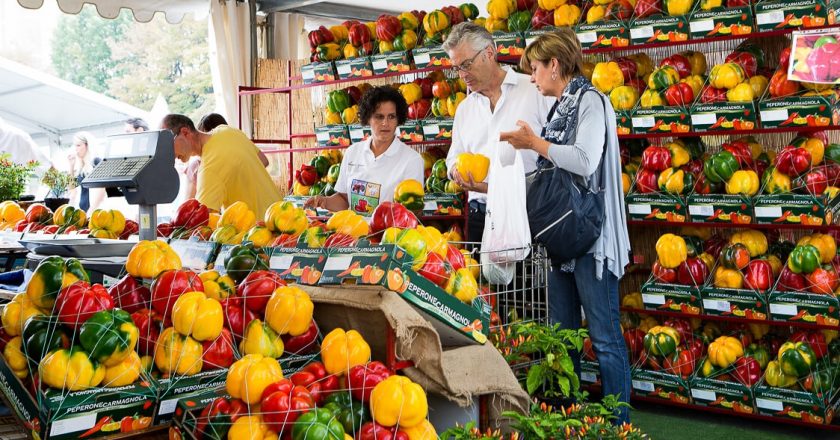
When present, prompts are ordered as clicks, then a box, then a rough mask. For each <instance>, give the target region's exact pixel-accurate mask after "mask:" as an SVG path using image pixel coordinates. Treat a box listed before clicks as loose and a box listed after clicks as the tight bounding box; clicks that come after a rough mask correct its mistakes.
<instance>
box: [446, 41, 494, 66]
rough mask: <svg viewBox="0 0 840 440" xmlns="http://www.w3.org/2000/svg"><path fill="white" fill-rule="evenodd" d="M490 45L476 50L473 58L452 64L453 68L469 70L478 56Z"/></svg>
mask: <svg viewBox="0 0 840 440" xmlns="http://www.w3.org/2000/svg"><path fill="white" fill-rule="evenodd" d="M488 47H490V46H484V48H483V49H481V50H479V51H478V52H476V53H475V55H473V56H472V58H470V59H468V60H467V61H464V62H463V63H461V64H459V65H457V66H452V69H454V70H455V71H456V72H469V70H470V68H472V65H473V63H475V59H476V58H478V56H479V55H481V54H482V53H484V51H485V50H486V49H487V48H488Z"/></svg>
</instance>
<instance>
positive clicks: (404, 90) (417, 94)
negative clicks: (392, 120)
mask: <svg viewBox="0 0 840 440" xmlns="http://www.w3.org/2000/svg"><path fill="white" fill-rule="evenodd" d="M399 91H400V94H402V96H403V98H405V102H406V104H408V105H411V104H414V103H415V102H417V101H419V100H420V98H422V97H423V91H422V90H420V86H419V85H417V84H415V83H413V82H410V83H405V84H403V85H401V86H400V88H399Z"/></svg>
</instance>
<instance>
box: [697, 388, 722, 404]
mask: <svg viewBox="0 0 840 440" xmlns="http://www.w3.org/2000/svg"><path fill="white" fill-rule="evenodd" d="M691 397H694V398H695V399H699V400H708V401H709V402H714V401H715V400H716V399H717V394H715V392H714V391H706V390H695V389H694V388H692V389H691Z"/></svg>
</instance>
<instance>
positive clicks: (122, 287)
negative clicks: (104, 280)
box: [108, 275, 152, 313]
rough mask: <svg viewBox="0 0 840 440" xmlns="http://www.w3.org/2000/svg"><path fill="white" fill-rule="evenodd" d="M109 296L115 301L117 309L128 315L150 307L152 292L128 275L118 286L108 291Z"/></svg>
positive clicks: (115, 285)
mask: <svg viewBox="0 0 840 440" xmlns="http://www.w3.org/2000/svg"><path fill="white" fill-rule="evenodd" d="M108 294H109V295H111V298H113V299H114V304H116V306H117V307H119V308H121V309H123V310H125V311H126V312H128V313H134V312H136V311H138V310H141V309H145V308H147V307H149V301H150V300H151V299H152V292H151V291H150V290H149V288H148V287H146V286H145V285H144V284H142V283H139V282H137V279H136V278H134V277H132V276H131V275H126V276H124V277H122V279H120V280H119V281H118V282H117V284H114V285H113V286H111V288H110V289H108Z"/></svg>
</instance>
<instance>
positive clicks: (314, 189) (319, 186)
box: [309, 182, 327, 196]
mask: <svg viewBox="0 0 840 440" xmlns="http://www.w3.org/2000/svg"><path fill="white" fill-rule="evenodd" d="M326 186H327V184H325V183H324V182H315V183H313V184H312V186H310V187H309V195H310V196H320V195H321V194H322V193H323V192H324V188H325V187H326Z"/></svg>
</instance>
